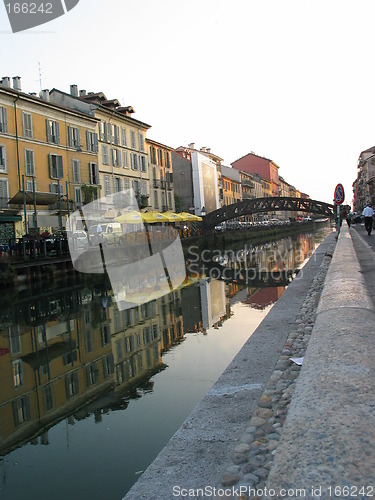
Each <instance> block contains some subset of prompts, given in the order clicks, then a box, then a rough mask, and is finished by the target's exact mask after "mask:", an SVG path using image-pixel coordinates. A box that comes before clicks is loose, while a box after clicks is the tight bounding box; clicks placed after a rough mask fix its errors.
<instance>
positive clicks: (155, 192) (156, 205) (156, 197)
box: [154, 191, 159, 208]
mask: <svg viewBox="0 0 375 500" xmlns="http://www.w3.org/2000/svg"><path fill="white" fill-rule="evenodd" d="M154 207H155V208H159V196H158V192H157V191H154Z"/></svg>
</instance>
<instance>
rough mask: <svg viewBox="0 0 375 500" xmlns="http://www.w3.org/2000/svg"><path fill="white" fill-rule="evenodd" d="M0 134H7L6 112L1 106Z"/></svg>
mask: <svg viewBox="0 0 375 500" xmlns="http://www.w3.org/2000/svg"><path fill="white" fill-rule="evenodd" d="M0 132H3V133H5V134H7V133H8V120H7V110H6V108H4V107H3V106H0Z"/></svg>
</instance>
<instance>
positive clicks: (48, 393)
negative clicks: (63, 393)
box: [43, 384, 54, 412]
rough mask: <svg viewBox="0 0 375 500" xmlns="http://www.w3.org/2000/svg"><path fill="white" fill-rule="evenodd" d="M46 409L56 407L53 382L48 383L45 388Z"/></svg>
mask: <svg viewBox="0 0 375 500" xmlns="http://www.w3.org/2000/svg"><path fill="white" fill-rule="evenodd" d="M43 399H44V409H45V411H46V412H47V411H51V410H53V408H54V403H53V388H52V384H48V385H46V386H45V387H44V389H43Z"/></svg>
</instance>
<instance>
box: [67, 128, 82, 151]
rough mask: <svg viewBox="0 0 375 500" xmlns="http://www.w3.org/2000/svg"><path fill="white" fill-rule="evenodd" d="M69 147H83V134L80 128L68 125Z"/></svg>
mask: <svg viewBox="0 0 375 500" xmlns="http://www.w3.org/2000/svg"><path fill="white" fill-rule="evenodd" d="M68 138H69V147H71V148H75V149H79V148H80V147H81V136H80V133H79V129H78V128H76V127H68Z"/></svg>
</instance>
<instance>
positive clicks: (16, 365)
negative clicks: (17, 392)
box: [13, 359, 23, 387]
mask: <svg viewBox="0 0 375 500" xmlns="http://www.w3.org/2000/svg"><path fill="white" fill-rule="evenodd" d="M13 384H14V387H20V386H21V385H23V367H22V361H21V360H20V359H17V360H16V361H13Z"/></svg>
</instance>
